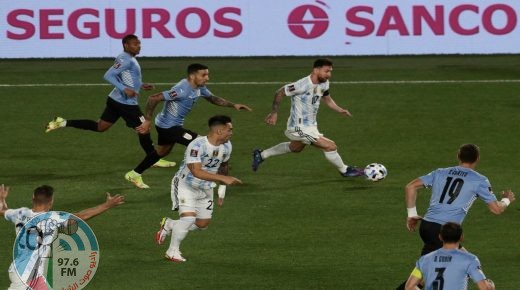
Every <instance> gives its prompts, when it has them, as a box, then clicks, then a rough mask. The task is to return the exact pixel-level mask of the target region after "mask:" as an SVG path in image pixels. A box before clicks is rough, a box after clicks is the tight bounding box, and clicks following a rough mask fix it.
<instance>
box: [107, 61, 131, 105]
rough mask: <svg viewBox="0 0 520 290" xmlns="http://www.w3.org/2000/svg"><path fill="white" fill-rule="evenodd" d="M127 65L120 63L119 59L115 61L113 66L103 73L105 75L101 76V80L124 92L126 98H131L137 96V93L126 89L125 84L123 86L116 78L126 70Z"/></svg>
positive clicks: (126, 63) (128, 88)
mask: <svg viewBox="0 0 520 290" xmlns="http://www.w3.org/2000/svg"><path fill="white" fill-rule="evenodd" d="M128 64H129V62H128V61H126V62H122V61H120V60H119V59H116V61H115V62H114V65H113V66H111V67H110V68H109V69H108V70H107V71H106V72H105V75H104V76H103V78H104V79H105V80H106V81H107V82H109V83H110V84H112V85H113V86H114V87H116V88H117V89H118V90H120V91H122V92H124V93H125V95H126V96H127V97H130V98H132V97H135V96H137V92H136V91H135V90H134V89H133V88H130V87H127V86H126V85H125V84H123V83H122V82H121V80H120V78H119V77H118V75H119V74H120V73H121V72H122V71H124V70H125V69H127V68H128Z"/></svg>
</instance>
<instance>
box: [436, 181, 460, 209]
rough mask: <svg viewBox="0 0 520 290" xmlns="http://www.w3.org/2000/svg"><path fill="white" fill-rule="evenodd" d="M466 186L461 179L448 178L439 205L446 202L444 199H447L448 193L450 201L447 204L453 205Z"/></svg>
mask: <svg viewBox="0 0 520 290" xmlns="http://www.w3.org/2000/svg"><path fill="white" fill-rule="evenodd" d="M463 185H464V180H463V179H461V178H455V179H453V177H448V178H446V184H445V185H444V189H443V190H442V195H441V198H440V199H439V203H443V202H444V198H445V197H446V193H447V194H448V195H449V197H450V199H448V202H447V204H451V203H452V202H453V201H454V200H455V199H456V198H457V196H459V193H460V190H461V189H462V186H463Z"/></svg>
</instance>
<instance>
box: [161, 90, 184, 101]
mask: <svg viewBox="0 0 520 290" xmlns="http://www.w3.org/2000/svg"><path fill="white" fill-rule="evenodd" d="M179 91H180V90H178V89H177V88H176V87H172V88H171V89H169V90H168V91H164V92H162V95H163V98H164V100H166V101H173V99H175V98H180V95H179Z"/></svg>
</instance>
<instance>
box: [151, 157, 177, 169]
mask: <svg viewBox="0 0 520 290" xmlns="http://www.w3.org/2000/svg"><path fill="white" fill-rule="evenodd" d="M175 165H177V163H175V162H173V161H168V160H165V159H159V161H157V162H156V163H155V164H154V165H153V167H162V168H168V167H173V166H175Z"/></svg>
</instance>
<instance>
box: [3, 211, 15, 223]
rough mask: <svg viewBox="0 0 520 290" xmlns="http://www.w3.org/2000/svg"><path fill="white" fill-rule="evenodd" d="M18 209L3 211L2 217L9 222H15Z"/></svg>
mask: <svg viewBox="0 0 520 290" xmlns="http://www.w3.org/2000/svg"><path fill="white" fill-rule="evenodd" d="M17 211H18V210H15V209H8V210H6V211H5V213H4V218H5V219H6V220H8V221H10V222H13V223H14V222H15V219H16V214H17Z"/></svg>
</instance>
